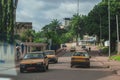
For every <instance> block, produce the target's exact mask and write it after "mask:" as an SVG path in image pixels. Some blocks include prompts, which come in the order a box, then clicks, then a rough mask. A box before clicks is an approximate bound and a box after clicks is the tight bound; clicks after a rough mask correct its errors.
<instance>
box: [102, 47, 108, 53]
mask: <svg viewBox="0 0 120 80" xmlns="http://www.w3.org/2000/svg"><path fill="white" fill-rule="evenodd" d="M101 50H102V53H103V54H108V52H109V48H108V47H102V48H101Z"/></svg>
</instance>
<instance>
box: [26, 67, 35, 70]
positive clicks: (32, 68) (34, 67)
mask: <svg viewBox="0 0 120 80" xmlns="http://www.w3.org/2000/svg"><path fill="white" fill-rule="evenodd" d="M31 69H35V67H29V68H27V70H31Z"/></svg>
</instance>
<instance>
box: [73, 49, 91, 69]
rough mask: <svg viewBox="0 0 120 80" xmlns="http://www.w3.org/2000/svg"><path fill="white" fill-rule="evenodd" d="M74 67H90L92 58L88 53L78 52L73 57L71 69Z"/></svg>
mask: <svg viewBox="0 0 120 80" xmlns="http://www.w3.org/2000/svg"><path fill="white" fill-rule="evenodd" d="M74 65H79V66H84V67H90V56H89V55H88V53H87V52H86V51H77V52H74V53H73V56H72V57H71V67H73V66H74Z"/></svg>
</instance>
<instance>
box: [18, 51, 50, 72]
mask: <svg viewBox="0 0 120 80" xmlns="http://www.w3.org/2000/svg"><path fill="white" fill-rule="evenodd" d="M48 67H49V63H48V58H47V56H46V55H45V54H44V52H31V53H27V54H26V55H25V56H24V58H23V59H22V60H21V62H20V72H21V73H22V72H24V71H30V70H36V71H41V70H42V71H44V72H45V71H46V70H48Z"/></svg>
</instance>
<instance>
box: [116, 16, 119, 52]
mask: <svg viewBox="0 0 120 80" xmlns="http://www.w3.org/2000/svg"><path fill="white" fill-rule="evenodd" d="M116 25H117V54H119V28H118V15H116Z"/></svg>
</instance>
